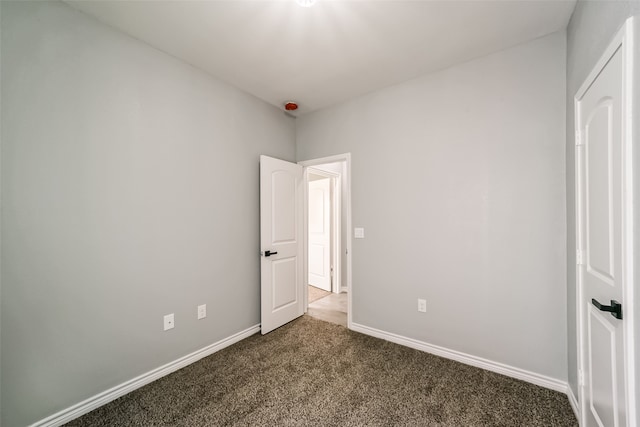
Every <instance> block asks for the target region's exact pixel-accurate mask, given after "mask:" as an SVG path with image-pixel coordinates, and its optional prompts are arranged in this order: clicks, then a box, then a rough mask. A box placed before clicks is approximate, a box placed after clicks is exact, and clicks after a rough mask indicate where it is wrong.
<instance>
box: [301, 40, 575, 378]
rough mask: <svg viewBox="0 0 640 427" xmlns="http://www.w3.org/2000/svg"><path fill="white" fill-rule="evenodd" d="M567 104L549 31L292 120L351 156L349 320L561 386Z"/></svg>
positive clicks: (558, 45)
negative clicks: (423, 304)
mask: <svg viewBox="0 0 640 427" xmlns="http://www.w3.org/2000/svg"><path fill="white" fill-rule="evenodd" d="M564 93H565V33H564V32H559V33H556V34H553V35H550V36H547V37H544V38H541V39H538V40H535V41H533V42H530V43H527V44H524V45H521V46H517V47H515V48H512V49H508V50H505V51H502V52H499V53H496V54H493V55H490V56H487V57H483V58H480V59H477V60H474V61H471V62H468V63H465V64H462V65H459V66H456V67H452V68H450V69H447V70H444V71H441V72H438V73H434V74H430V75H426V76H424V77H421V78H418V79H415V80H411V81H408V82H405V83H403V84H400V85H397V86H393V87H390V88H387V89H384V90H380V91H376V92H373V93H371V94H369V95H366V96H363V97H360V98H358V99H355V100H352V101H350V102H347V103H344V104H342V105H339V106H336V107H333V108H328V109H325V110H322V111H319V112H315V113H312V114H309V115H305V116H302V117H300V118H299V119H298V121H297V125H296V135H297V136H296V138H297V158H298V160H306V159H312V158H318V157H324V156H328V155H333V154H337V153H344V152H351V153H352V187H351V188H352V209H353V226H354V227H364V228H365V236H366V238H365V239H363V240H360V239H356V240H354V241H353V272H352V274H353V283H352V287H353V289H352V292H353V297H354V305H353V317H352V319H353V321H354V322H355V323H358V324H362V325H366V326H369V327H373V328H377V329H380V330H383V331H387V332H391V333H395V334H399V335H403V336H406V337H409V338H413V339H415V340H419V341H423V342H427V343H431V344H435V345H439V346H443V347H446V348H449V349H453V350H457V351H460V352H464V353H468V354H471V355H474V356H477V357H482V358H486V359H490V360H492V361H495V362H500V363H504V364H507V365H510V366H513V367H517V368H520V369H525V370H528V371H531V372H534V373H537V374H541V375H546V376H549V377H551V378H554V379H558V380H560V381H566V377H567V370H566V360H567V359H566V357H567V354H566V287H565V275H566V262H565V260H566V247H565V244H566V237H565V236H566V227H565V159H564V142H565V96H564ZM417 298H426V300H427V305H428V307H427V308H428V309H427V313H426V314H422V313H418V312H417Z"/></svg>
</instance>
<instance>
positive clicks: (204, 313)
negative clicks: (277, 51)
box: [198, 304, 207, 320]
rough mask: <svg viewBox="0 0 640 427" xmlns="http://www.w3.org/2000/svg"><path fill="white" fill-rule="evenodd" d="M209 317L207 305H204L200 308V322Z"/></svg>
mask: <svg viewBox="0 0 640 427" xmlns="http://www.w3.org/2000/svg"><path fill="white" fill-rule="evenodd" d="M205 317H207V304H202V305H199V306H198V320H200V319H204V318H205Z"/></svg>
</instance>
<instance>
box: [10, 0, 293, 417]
mask: <svg viewBox="0 0 640 427" xmlns="http://www.w3.org/2000/svg"><path fill="white" fill-rule="evenodd" d="M1 7H2V22H1V29H2V33H1V36H2V50H1V52H0V53H1V56H2V70H1V71H2V99H1V102H2V104H1V107H2V113H3V116H2V131H1V132H2V133H1V137H2V208H3V215H2V224H1V227H2V302H1V304H2V305H1V316H2V322H1V325H2V332H1V333H2V356H1V361H2V381H1V382H2V386H1V388H2V418H1V421H0V424H2V425H3V426H7V427H14V426H24V425H27V424H30V423H33V422H35V421H37V420H40V419H42V418H44V417H46V416H48V415H51V414H52V413H54V412H56V411H58V410H61V409H64V408H67V407H68V406H70V405H72V404H75V403H78V402H80V401H82V400H83V399H85V398H88V397H90V396H92V395H94V394H96V393H98V392H102V391H104V390H106V389H108V388H110V387H112V386H115V385H118V384H120V383H122V382H124V381H126V380H129V379H131V378H133V377H135V376H137V375H139V374H142V373H144V372H147V371H149V370H151V369H153V368H156V367H158V366H160V365H163V364H164V363H167V362H169V361H173V360H175V359H177V358H178V357H181V356H183V355H185V354H188V353H190V352H192V351H194V350H196V349H199V348H202V347H204V346H206V345H208V344H211V343H213V342H216V341H218V340H220V339H223V338H226V337H228V336H230V335H232V334H234V333H236V332H239V331H241V330H244V329H246V328H249V327H251V326H254V325H256V324H258V323H259V321H260V317H259V314H260V306H259V295H260V293H259V271H260V270H259V269H260V267H259V266H260V264H259V257H258V256H257V254H258V249H259V233H258V229H259V213H258V212H259V206H258V201H259V195H258V191H259V190H258V189H259V186H258V183H259V178H258V170H259V163H258V162H259V157H258V156H259V155H260V154H266V155H270V156H274V157H279V158H283V159H287V160H291V161H293V160H294V156H295V139H294V138H295V131H294V126H295V123H294V120H293V119H291V118H289V117H286V116H285V115H284V114H283V113H282V112H281V111H279V110H278V109H276V108H275V107H272V106H269V105H267V104H265V103H264V102H262V101H259V100H257V99H256V98H254V97H252V96H249V95H247V94H245V93H243V92H240V91H239V90H236V89H235V88H232V87H230V86H228V85H225V84H223V83H221V82H219V81H218V80H216V79H214V78H211V77H209V76H208V75H206V74H204V73H202V72H200V71H198V70H196V69H194V68H192V67H190V66H188V65H186V64H185V63H182V62H180V61H178V60H175V59H174V58H172V57H170V56H168V55H166V54H164V53H162V52H159V51H157V50H155V49H152V48H150V47H148V46H147V45H144V44H142V43H140V42H138V41H136V40H134V39H131V38H129V37H127V36H125V35H123V34H122V33H119V32H117V31H115V30H112V29H110V28H109V27H106V26H104V25H102V24H100V23H98V22H97V21H94V20H93V19H90V18H88V17H86V16H85V15H83V14H82V13H80V12H78V11H75V10H73V9H71V8H69V7H68V6H66V5H64V4H62V3H59V2H43V3H40V2H16V3H13V2H5V1H3V2H2V5H1ZM205 303H206V304H207V308H208V310H207V314H208V317H207V318H206V319H205V320H201V321H197V320H196V305H198V304H205ZM171 312H173V313H175V316H176V327H175V329H174V330H171V331H169V332H163V331H162V316H163V315H164V314H167V313H171Z"/></svg>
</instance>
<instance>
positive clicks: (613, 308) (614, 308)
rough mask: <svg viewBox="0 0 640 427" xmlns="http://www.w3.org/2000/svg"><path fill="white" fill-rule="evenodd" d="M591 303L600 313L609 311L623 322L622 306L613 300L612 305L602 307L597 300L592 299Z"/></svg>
mask: <svg viewBox="0 0 640 427" xmlns="http://www.w3.org/2000/svg"><path fill="white" fill-rule="evenodd" d="M591 303H592V304H593V305H595V306H596V308H597V309H598V310H600V311H608V312H610V313H611V315H612V316H613V317H615V318H616V319H620V320H622V304H620V303H619V302H618V301H615V300H611V305H602V304H600V303H599V302H598V301H597V300H596V299H595V298H591Z"/></svg>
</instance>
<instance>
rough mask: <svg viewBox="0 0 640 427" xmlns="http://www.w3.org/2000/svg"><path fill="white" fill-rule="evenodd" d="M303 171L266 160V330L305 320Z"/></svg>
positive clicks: (263, 287) (262, 201)
mask: <svg viewBox="0 0 640 427" xmlns="http://www.w3.org/2000/svg"><path fill="white" fill-rule="evenodd" d="M302 200H303V179H302V166H300V165H297V164H295V163H289V162H285V161H283V160H278V159H274V158H272V157H267V156H260V248H261V249H260V251H261V262H260V271H261V330H262V334H266V333H267V332H270V331H272V330H274V329H276V328H278V327H280V326H282V325H284V324H285V323H287V322H290V321H292V320H293V319H295V318H296V317H299V316H302V314H303V292H302V286H303V280H302V279H303V268H302V267H303V265H302V262H303V241H304V239H303V205H302Z"/></svg>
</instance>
